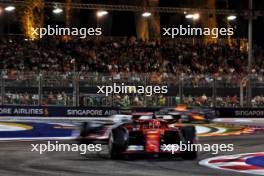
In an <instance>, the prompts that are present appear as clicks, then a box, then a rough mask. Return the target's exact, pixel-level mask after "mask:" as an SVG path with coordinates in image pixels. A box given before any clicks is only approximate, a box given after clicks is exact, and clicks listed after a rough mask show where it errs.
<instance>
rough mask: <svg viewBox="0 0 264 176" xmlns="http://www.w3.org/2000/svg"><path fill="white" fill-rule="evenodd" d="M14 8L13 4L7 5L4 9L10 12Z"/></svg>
mask: <svg viewBox="0 0 264 176" xmlns="http://www.w3.org/2000/svg"><path fill="white" fill-rule="evenodd" d="M15 9H16V8H15V7H14V6H7V7H6V8H5V11H7V12H12V11H13V10H15Z"/></svg>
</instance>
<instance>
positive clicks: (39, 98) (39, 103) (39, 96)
mask: <svg viewBox="0 0 264 176" xmlns="http://www.w3.org/2000/svg"><path fill="white" fill-rule="evenodd" d="M42 96H43V93H42V74H41V73H39V75H38V105H39V106H41V105H43V102H42V98H43V97H42Z"/></svg>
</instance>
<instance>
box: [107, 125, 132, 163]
mask: <svg viewBox="0 0 264 176" xmlns="http://www.w3.org/2000/svg"><path fill="white" fill-rule="evenodd" d="M127 146H128V132H127V130H126V129H125V128H123V127H117V128H115V129H113V130H112V132H111V133H110V137H109V143H108V149H109V154H110V157H111V158H112V159H122V158H123V157H124V155H123V154H122V153H123V152H124V151H125V150H126V149H127Z"/></svg>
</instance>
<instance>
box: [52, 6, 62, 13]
mask: <svg viewBox="0 0 264 176" xmlns="http://www.w3.org/2000/svg"><path fill="white" fill-rule="evenodd" d="M52 12H53V13H55V14H60V13H62V12H63V10H62V9H61V8H58V7H56V8H55V9H53V11H52Z"/></svg>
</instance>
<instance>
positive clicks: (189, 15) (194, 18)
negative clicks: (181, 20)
mask: <svg viewBox="0 0 264 176" xmlns="http://www.w3.org/2000/svg"><path fill="white" fill-rule="evenodd" d="M185 18H187V19H193V20H198V19H199V18H200V14H199V13H195V14H187V15H185Z"/></svg>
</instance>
